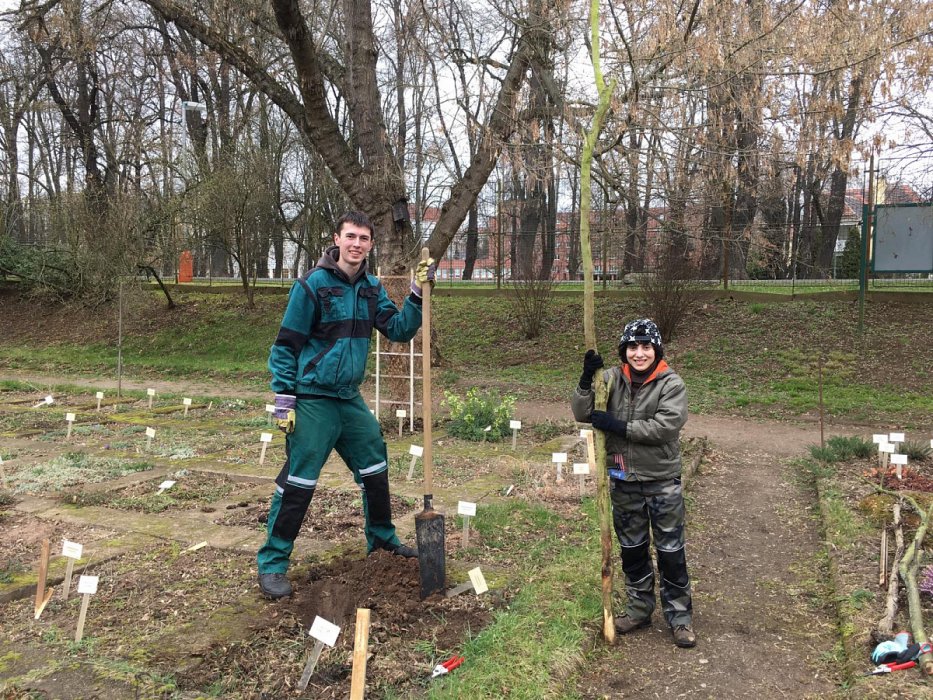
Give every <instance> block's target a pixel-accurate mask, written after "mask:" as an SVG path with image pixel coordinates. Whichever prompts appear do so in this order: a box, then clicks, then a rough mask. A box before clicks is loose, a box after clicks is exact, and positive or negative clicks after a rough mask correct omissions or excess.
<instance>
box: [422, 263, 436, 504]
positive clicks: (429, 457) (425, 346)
mask: <svg viewBox="0 0 933 700" xmlns="http://www.w3.org/2000/svg"><path fill="white" fill-rule="evenodd" d="M430 257H431V253H430V251H429V250H428V249H427V248H422V249H421V259H422V260H428V259H429V258H430ZM432 286H433V284H432V283H431V282H427V283H426V284H425V285H424V286H423V287H422V288H421V377H422V379H421V389H422V396H421V418H422V421H423V422H424V454H423V455H422V464H423V465H424V495H425V500H427V499H428V498H429V497H433V495H434V461H433V458H434V455H433V450H432V449H431V287H432Z"/></svg>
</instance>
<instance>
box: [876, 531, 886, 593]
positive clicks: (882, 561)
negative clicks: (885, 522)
mask: <svg viewBox="0 0 933 700" xmlns="http://www.w3.org/2000/svg"><path fill="white" fill-rule="evenodd" d="M887 579H888V528H887V527H885V528H884V529H883V530H882V531H881V556H880V557H879V561H878V585H879V586H881V587H882V588H883V587H884V583H885V581H887Z"/></svg>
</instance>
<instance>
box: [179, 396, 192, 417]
mask: <svg viewBox="0 0 933 700" xmlns="http://www.w3.org/2000/svg"><path fill="white" fill-rule="evenodd" d="M181 403H182V405H183V406H184V407H185V418H187V417H188V409H189V408H191V399H182V400H181Z"/></svg>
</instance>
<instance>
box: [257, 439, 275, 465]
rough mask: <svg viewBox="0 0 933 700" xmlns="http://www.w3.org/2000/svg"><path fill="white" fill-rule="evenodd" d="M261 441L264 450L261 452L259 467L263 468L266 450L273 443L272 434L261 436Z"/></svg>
mask: <svg viewBox="0 0 933 700" xmlns="http://www.w3.org/2000/svg"><path fill="white" fill-rule="evenodd" d="M259 441H260V442H261V443H262V449H260V450H259V466H262V463H263V462H265V461H266V448H267V447H268V446H269V443H270V442H272V433H262V434H260V436H259Z"/></svg>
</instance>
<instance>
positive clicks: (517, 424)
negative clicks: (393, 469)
mask: <svg viewBox="0 0 933 700" xmlns="http://www.w3.org/2000/svg"><path fill="white" fill-rule="evenodd" d="M509 428H510V429H511V430H512V450H513V451H514V450H515V446H516V445H517V444H518V431H519V430H521V429H522V422H521V421H520V420H510V421H509ZM931 442H933V441H931Z"/></svg>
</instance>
